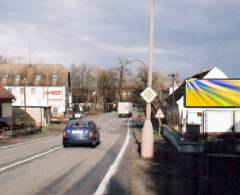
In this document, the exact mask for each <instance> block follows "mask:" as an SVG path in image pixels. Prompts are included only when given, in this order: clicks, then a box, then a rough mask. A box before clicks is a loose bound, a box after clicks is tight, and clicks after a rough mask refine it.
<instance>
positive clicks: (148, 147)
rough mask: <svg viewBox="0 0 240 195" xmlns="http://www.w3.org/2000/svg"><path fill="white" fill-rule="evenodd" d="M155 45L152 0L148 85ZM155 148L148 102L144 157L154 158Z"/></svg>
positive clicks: (142, 149)
mask: <svg viewBox="0 0 240 195" xmlns="http://www.w3.org/2000/svg"><path fill="white" fill-rule="evenodd" d="M153 47H154V0H150V40H149V51H148V87H151V86H152V63H153ZM153 150H154V140H153V127H152V122H151V103H146V119H145V122H144V126H143V130H142V147H141V156H142V158H152V157H153Z"/></svg>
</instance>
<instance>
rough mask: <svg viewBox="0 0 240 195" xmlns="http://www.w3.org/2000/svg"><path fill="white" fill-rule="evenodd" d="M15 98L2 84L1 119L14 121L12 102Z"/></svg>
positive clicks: (9, 121) (0, 95)
mask: <svg viewBox="0 0 240 195" xmlns="http://www.w3.org/2000/svg"><path fill="white" fill-rule="evenodd" d="M14 99H15V97H14V96H13V94H11V93H10V92H9V91H8V90H6V89H5V88H4V87H2V86H0V121H4V122H7V123H8V124H9V125H11V123H12V102H13V100H14Z"/></svg>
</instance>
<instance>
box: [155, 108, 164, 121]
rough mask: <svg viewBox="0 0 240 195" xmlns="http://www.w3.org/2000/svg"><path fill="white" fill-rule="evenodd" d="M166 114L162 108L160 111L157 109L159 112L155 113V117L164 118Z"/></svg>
mask: <svg viewBox="0 0 240 195" xmlns="http://www.w3.org/2000/svg"><path fill="white" fill-rule="evenodd" d="M164 117H165V116H164V114H163V112H162V110H161V109H159V110H158V111H157V113H156V114H155V118H160V119H161V118H164Z"/></svg>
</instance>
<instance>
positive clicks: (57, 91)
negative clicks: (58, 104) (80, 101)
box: [45, 87, 64, 99]
mask: <svg viewBox="0 0 240 195" xmlns="http://www.w3.org/2000/svg"><path fill="white" fill-rule="evenodd" d="M45 94H46V95H47V94H48V99H62V98H63V95H64V92H63V88H62V87H49V88H48V89H47V90H46V91H45Z"/></svg>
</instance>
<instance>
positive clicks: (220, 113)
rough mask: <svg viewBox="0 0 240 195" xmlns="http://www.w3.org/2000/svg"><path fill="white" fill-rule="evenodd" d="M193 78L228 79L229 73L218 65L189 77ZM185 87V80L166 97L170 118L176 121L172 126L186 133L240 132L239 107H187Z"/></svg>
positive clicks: (173, 121)
mask: <svg viewBox="0 0 240 195" xmlns="http://www.w3.org/2000/svg"><path fill="white" fill-rule="evenodd" d="M191 78H194V79H228V77H227V75H226V74H225V73H224V72H223V71H221V70H220V69H219V68H217V67H214V68H212V69H209V70H206V71H203V72H200V73H198V74H195V75H193V76H191V77H189V78H187V79H191ZM187 79H186V80H187ZM185 88H186V83H185V82H183V83H182V84H181V85H180V86H178V87H177V88H176V89H175V90H174V93H171V94H170V95H169V96H168V98H167V99H166V102H167V103H168V112H167V113H168V115H169V116H168V119H169V121H172V123H174V124H173V125H172V128H174V129H175V130H177V131H179V132H181V133H182V134H186V135H191V134H194V133H196V134H204V133H206V134H222V133H232V132H234V133H240V109H239V108H237V107H235V108H233V107H232V108H230V107H229V108H227V107H195V108H194V107H185V102H184V101H185V97H184V96H185ZM173 100H174V103H173ZM171 115H174V117H175V118H174V117H172V118H171Z"/></svg>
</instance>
